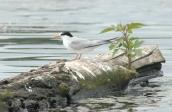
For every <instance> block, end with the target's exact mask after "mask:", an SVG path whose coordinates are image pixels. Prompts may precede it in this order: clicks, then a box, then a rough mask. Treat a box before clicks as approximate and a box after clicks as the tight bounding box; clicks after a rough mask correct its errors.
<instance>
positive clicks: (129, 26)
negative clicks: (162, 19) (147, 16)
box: [127, 23, 144, 33]
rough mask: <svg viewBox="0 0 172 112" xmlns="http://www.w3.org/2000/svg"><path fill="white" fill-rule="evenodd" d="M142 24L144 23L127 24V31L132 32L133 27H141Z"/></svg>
mask: <svg viewBox="0 0 172 112" xmlns="http://www.w3.org/2000/svg"><path fill="white" fill-rule="evenodd" d="M143 26H144V24H142V23H130V24H127V27H128V31H129V32H131V33H132V30H133V29H138V28H141V27H143Z"/></svg>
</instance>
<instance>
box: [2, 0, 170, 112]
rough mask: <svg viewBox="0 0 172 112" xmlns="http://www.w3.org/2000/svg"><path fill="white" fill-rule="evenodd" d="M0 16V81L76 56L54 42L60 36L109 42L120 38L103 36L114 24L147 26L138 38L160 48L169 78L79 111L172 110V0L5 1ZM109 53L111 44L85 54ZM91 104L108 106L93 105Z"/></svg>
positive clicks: (110, 34)
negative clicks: (136, 23)
mask: <svg viewBox="0 0 172 112" xmlns="http://www.w3.org/2000/svg"><path fill="white" fill-rule="evenodd" d="M0 15H1V16H0V26H1V30H0V79H3V78H7V77H12V76H15V75H16V74H18V73H21V72H25V71H28V70H30V69H32V68H36V67H38V66H41V65H44V64H47V63H49V62H52V61H55V60H57V59H61V58H66V59H70V58H72V57H73V55H74V54H73V53H72V52H70V51H68V50H66V49H65V48H64V47H63V46H62V42H60V41H57V40H53V39H52V37H53V34H54V33H55V32H58V31H71V32H72V33H73V34H74V35H76V36H79V37H82V38H88V39H106V38H112V37H113V36H115V35H118V34H114V33H109V34H99V32H100V31H101V30H102V29H103V28H105V27H106V26H109V25H111V24H117V23H120V22H121V23H128V22H133V21H135V22H142V23H144V24H146V26H145V27H144V28H142V29H140V30H137V31H136V32H135V33H134V34H135V35H136V36H138V37H140V38H141V39H143V40H144V41H145V44H157V45H159V47H160V49H161V50H162V52H163V55H164V57H165V58H166V63H165V64H163V71H164V77H161V78H157V79H154V80H152V81H151V85H154V86H151V87H145V88H141V87H140V88H137V89H134V88H133V90H132V91H133V93H134V94H129V95H126V96H123V97H112V96H111V97H108V98H104V99H90V100H87V101H86V102H88V104H87V103H84V104H85V105H82V106H81V105H80V106H76V107H75V109H76V110H78V111H83V109H85V110H84V111H88V110H93V111H98V112H99V111H102V112H106V111H108V112H109V111H110V112H114V111H115V112H116V111H117V112H127V111H128V112H130V111H131V112H135V111H138V112H152V111H155V112H164V111H166V112H172V75H171V73H172V69H171V66H172V1H171V0H36V1H35V0H0ZM107 50H108V49H107V46H102V47H100V48H98V49H96V50H95V52H91V53H89V54H85V55H84V56H87V57H94V56H95V55H96V54H98V53H105V52H107ZM155 85H156V86H155ZM96 102H98V103H96ZM104 102H106V103H104ZM90 103H92V105H98V104H103V105H101V106H98V107H96V106H95V107H90V106H89V104H90ZM82 104H83V103H82Z"/></svg>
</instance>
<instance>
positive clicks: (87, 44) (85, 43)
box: [55, 32, 116, 59]
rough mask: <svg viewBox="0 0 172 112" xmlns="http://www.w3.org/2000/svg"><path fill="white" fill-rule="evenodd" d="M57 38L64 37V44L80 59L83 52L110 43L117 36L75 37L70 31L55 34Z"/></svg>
mask: <svg viewBox="0 0 172 112" xmlns="http://www.w3.org/2000/svg"><path fill="white" fill-rule="evenodd" d="M55 38H57V39H62V41H63V45H64V46H65V47H66V48H67V49H68V50H70V51H73V52H74V53H76V54H77V55H76V57H75V59H80V58H81V54H83V53H85V52H89V51H92V50H94V49H95V48H96V47H98V46H100V45H103V44H107V43H110V42H111V41H112V40H115V39H116V38H112V39H108V40H88V39H83V38H78V37H74V36H73V35H72V34H71V33H70V32H61V33H57V34H56V35H55Z"/></svg>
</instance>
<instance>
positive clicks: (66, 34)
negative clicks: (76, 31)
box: [54, 31, 73, 39]
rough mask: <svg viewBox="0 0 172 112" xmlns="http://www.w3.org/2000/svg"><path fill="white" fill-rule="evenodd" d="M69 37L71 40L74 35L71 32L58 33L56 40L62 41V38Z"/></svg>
mask: <svg viewBox="0 0 172 112" xmlns="http://www.w3.org/2000/svg"><path fill="white" fill-rule="evenodd" d="M64 36H65V37H69V38H71V37H73V35H72V34H71V33H70V32H67V31H65V32H60V33H56V34H55V36H54V37H55V38H56V39H61V38H62V37H64Z"/></svg>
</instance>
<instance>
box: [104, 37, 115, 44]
mask: <svg viewBox="0 0 172 112" xmlns="http://www.w3.org/2000/svg"><path fill="white" fill-rule="evenodd" d="M117 39H118V38H117V37H115V38H111V39H107V40H102V41H101V43H102V44H108V43H110V42H113V41H115V40H117Z"/></svg>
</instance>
